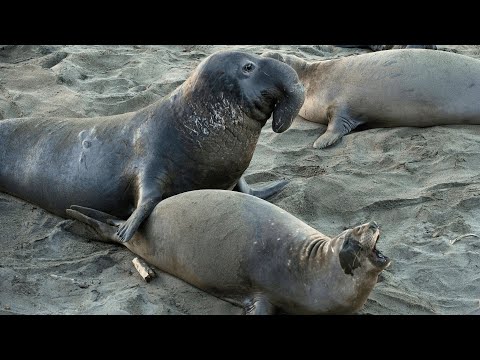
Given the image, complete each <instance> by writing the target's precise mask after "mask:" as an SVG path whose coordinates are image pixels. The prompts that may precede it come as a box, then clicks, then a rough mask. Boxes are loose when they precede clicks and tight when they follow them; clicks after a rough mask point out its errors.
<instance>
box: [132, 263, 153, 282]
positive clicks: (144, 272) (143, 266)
mask: <svg viewBox="0 0 480 360" xmlns="http://www.w3.org/2000/svg"><path fill="white" fill-rule="evenodd" d="M132 263H133V265H134V266H135V269H137V271H138V273H139V274H140V276H141V277H142V278H143V280H145V281H146V282H147V283H148V282H150V280H152V279H153V278H154V277H155V276H157V275H156V274H155V272H154V271H153V270H152V269H151V268H150V267H149V266H148V265H147V263H146V262H145V261H143V260H142V259H140V258H138V257H136V258H135V259H133V260H132Z"/></svg>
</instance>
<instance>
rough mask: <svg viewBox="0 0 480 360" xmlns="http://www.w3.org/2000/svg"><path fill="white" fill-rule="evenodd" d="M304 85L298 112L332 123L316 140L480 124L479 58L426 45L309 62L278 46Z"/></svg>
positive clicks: (317, 144)
mask: <svg viewBox="0 0 480 360" xmlns="http://www.w3.org/2000/svg"><path fill="white" fill-rule="evenodd" d="M263 55H264V56H268V57H272V58H275V59H278V60H281V61H283V62H285V63H287V64H288V65H290V66H292V67H293V68H294V69H295V71H296V72H297V73H298V76H299V77H300V80H301V82H302V83H303V84H304V86H305V92H306V95H305V96H306V98H305V103H304V104H303V107H302V108H301V109H300V113H299V115H300V116H301V117H303V118H305V119H306V120H309V121H313V122H317V123H321V124H326V125H327V124H328V127H327V130H326V132H325V133H324V134H323V135H322V136H320V137H319V138H318V139H317V140H316V141H315V143H314V144H313V147H314V148H319V149H321V148H325V147H327V146H329V145H332V144H334V143H335V142H337V141H338V140H339V139H340V138H342V137H343V136H344V135H346V134H348V133H349V132H350V131H352V130H353V129H355V128H356V127H357V126H359V125H361V124H366V125H367V126H368V127H396V126H416V127H427V126H435V125H461V124H462V125H463V124H480V61H478V60H476V59H473V58H471V57H468V56H464V55H459V54H453V53H450V52H443V51H431V50H424V49H408V50H406V49H403V50H389V51H382V52H375V53H367V54H361V55H356V56H348V57H343V58H339V59H334V60H326V61H318V62H306V61H304V60H303V59H300V58H299V57H297V56H293V55H283V54H280V53H275V52H268V53H264V54H263Z"/></svg>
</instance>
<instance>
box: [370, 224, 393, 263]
mask: <svg viewBox="0 0 480 360" xmlns="http://www.w3.org/2000/svg"><path fill="white" fill-rule="evenodd" d="M373 236H374V237H375V244H374V245H373V249H372V252H371V253H370V254H369V256H368V257H369V259H370V261H371V262H372V264H373V265H375V266H377V267H379V268H383V269H385V268H386V267H387V266H388V265H390V259H389V258H388V257H387V256H385V255H383V254H382V253H381V252H380V250H378V249H377V242H378V239H379V238H380V231H379V230H377V231H376V233H375V235H373Z"/></svg>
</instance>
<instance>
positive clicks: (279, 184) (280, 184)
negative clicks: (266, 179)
mask: <svg viewBox="0 0 480 360" xmlns="http://www.w3.org/2000/svg"><path fill="white" fill-rule="evenodd" d="M287 184H288V181H287V180H277V181H272V182H271V183H269V184H268V185H265V186H262V187H259V188H257V189H252V188H251V187H250V185H249V184H248V183H247V182H246V181H245V178H244V177H243V176H242V177H241V178H240V180H238V183H237V185H235V187H234V188H233V190H234V191H238V192H241V193H244V194H249V195H253V196H256V197H258V198H260V199H264V200H265V199H267V198H269V197H270V196H272V195H275V194H276V193H278V192H279V191H281V190H282V189H283V188H284V187H285V186H286V185H287Z"/></svg>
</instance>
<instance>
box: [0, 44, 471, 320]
mask: <svg viewBox="0 0 480 360" xmlns="http://www.w3.org/2000/svg"><path fill="white" fill-rule="evenodd" d="M227 48H228V49H242V50H246V51H249V52H253V53H257V54H260V53H262V52H263V51H265V50H280V51H283V52H285V53H291V54H296V55H298V56H301V57H304V58H306V59H310V60H319V59H329V58H335V57H341V56H348V55H355V54H359V53H363V52H368V50H360V49H342V48H338V47H335V46H330V45H315V46H311V45H305V46H299V45H296V46H201V45H192V46H10V45H0V120H2V119H7V118H12V117H24V116H30V115H35V116H41V115H48V116H69V117H92V116H97V115H112V114H119V113H123V112H127V111H134V110H137V109H139V108H141V107H143V106H145V105H148V104H150V103H152V102H153V101H155V100H157V99H159V98H160V97H162V96H164V95H166V94H168V93H169V92H170V91H171V90H173V89H174V88H176V87H177V86H178V85H179V84H181V83H182V82H183V81H184V80H185V79H186V77H187V76H188V74H189V72H190V71H191V70H192V69H193V68H194V67H195V66H196V65H197V64H198V62H199V61H200V60H201V59H202V58H204V57H205V56H207V55H209V54H211V53H213V52H215V51H218V50H223V49H227ZM439 48H440V49H448V50H451V51H456V52H458V53H462V54H465V55H468V56H472V57H474V58H478V59H480V46H472V45H469V46H443V45H440V46H439ZM270 126H271V124H270V122H269V123H267V126H265V128H264V129H263V132H262V134H261V137H260V140H259V143H258V146H257V149H256V152H255V155H254V158H253V160H252V162H251V165H250V167H249V168H248V170H247V172H246V174H247V181H249V182H250V183H252V184H253V185H255V184H260V183H261V182H264V181H270V180H276V179H281V178H285V179H288V180H290V184H289V185H288V186H287V187H286V188H285V190H284V191H283V192H281V193H280V194H278V195H276V196H274V197H273V198H271V199H270V201H271V202H272V203H274V204H276V205H278V206H280V207H282V208H284V209H286V210H288V211H289V212H291V213H292V214H294V215H295V216H297V217H299V218H300V219H302V220H304V221H305V222H307V223H308V224H310V225H312V226H314V227H315V228H317V229H318V230H320V231H321V232H323V233H325V234H328V235H336V234H337V233H339V232H341V231H342V230H343V229H344V228H345V227H350V226H353V225H356V224H360V223H364V222H366V221H369V220H376V221H377V222H378V223H379V224H380V226H381V228H382V231H383V234H382V238H381V239H380V243H379V248H380V249H381V250H382V251H383V252H384V253H385V254H386V255H388V256H389V257H391V259H392V260H393V261H392V265H391V266H390V268H388V269H387V270H386V271H384V273H383V275H382V278H381V280H382V281H381V282H379V283H378V284H377V286H376V287H375V289H374V290H373V292H372V293H371V295H370V298H369V300H368V302H367V304H366V305H365V307H364V308H363V309H362V311H361V312H360V313H361V314H470V313H479V307H480V303H479V301H480V300H479V299H480V281H479V278H480V239H479V238H477V237H473V236H468V237H464V238H461V239H460V240H458V241H457V242H456V243H455V244H453V245H452V244H451V243H450V241H451V240H453V239H456V238H458V237H460V236H462V235H465V234H476V235H479V236H480V222H479V219H480V175H479V169H480V126H438V127H431V128H424V129H422V128H394V129H371V130H365V131H358V132H355V133H352V134H349V135H347V136H345V137H344V138H343V139H342V141H341V142H340V143H339V144H337V145H335V146H333V147H331V148H328V149H325V150H316V149H313V148H312V147H311V145H312V143H313V142H314V141H315V139H316V138H317V137H318V136H319V133H320V129H321V127H322V126H321V125H317V124H314V123H309V122H306V121H301V120H299V119H297V120H296V121H295V122H294V124H293V126H292V128H291V129H290V130H288V131H287V132H285V133H283V134H276V133H274V132H273V131H272V130H271V127H270ZM0 223H1V232H0V244H1V248H0V313H2V314H10V313H13V314H217V313H221V314H237V313H240V312H241V309H239V308H237V307H235V306H232V305H230V304H229V303H226V302H224V301H222V300H219V299H217V298H215V297H213V296H210V295H208V294H206V293H204V292H202V291H200V290H198V289H196V288H194V287H192V286H190V285H188V284H186V283H184V282H182V281H181V280H179V279H176V278H174V277H172V276H169V275H168V274H164V273H161V272H159V271H157V273H158V274H159V276H158V277H157V278H156V279H154V280H153V281H152V282H150V283H149V284H146V283H145V282H143V280H142V279H141V278H140V276H139V275H138V274H137V273H136V271H135V269H134V267H133V264H132V263H131V261H132V259H133V258H134V257H135V255H134V254H132V253H131V252H129V251H128V250H127V249H125V248H122V247H120V246H115V245H110V244H103V243H97V242H89V241H87V240H85V239H83V238H81V237H79V236H76V235H73V234H72V233H70V232H68V231H67V230H66V228H68V226H71V224H72V221H71V220H64V219H61V218H59V217H56V216H54V215H51V214H49V213H47V212H46V211H44V210H42V209H40V208H38V207H36V206H34V205H31V204H29V203H26V202H23V201H21V200H18V199H15V198H13V197H11V196H8V195H5V194H2V193H0Z"/></svg>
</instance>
